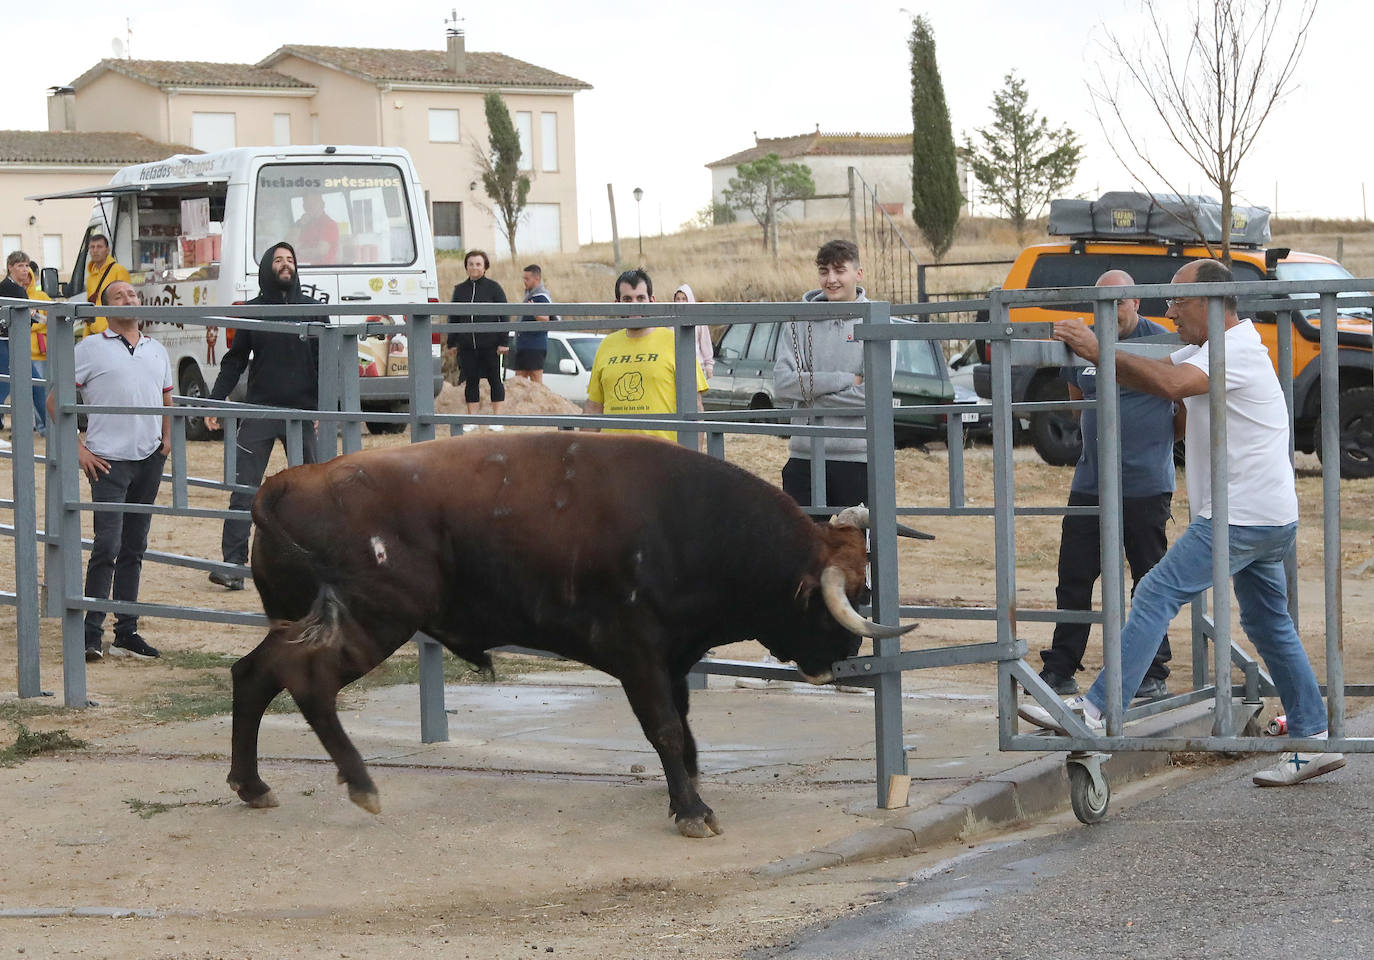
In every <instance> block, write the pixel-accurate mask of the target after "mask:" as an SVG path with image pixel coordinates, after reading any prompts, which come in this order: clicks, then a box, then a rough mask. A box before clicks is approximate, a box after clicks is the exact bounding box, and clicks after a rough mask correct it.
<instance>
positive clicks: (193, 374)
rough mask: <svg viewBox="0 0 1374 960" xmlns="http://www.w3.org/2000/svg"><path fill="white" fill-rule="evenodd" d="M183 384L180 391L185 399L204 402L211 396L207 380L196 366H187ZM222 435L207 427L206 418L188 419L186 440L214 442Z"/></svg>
mask: <svg viewBox="0 0 1374 960" xmlns="http://www.w3.org/2000/svg"><path fill="white" fill-rule="evenodd" d="M180 380H181V383H180V384H179V386H178V389H179V390H180V391H181V395H182V396H183V397H189V398H191V399H193V400H202V399H204V398H205V397H207V396H209V394H210V391H209V390H206V389H205V380H204V378H202V377H201V375H200V371H199V370H198V369H196V366H195V364H187V365H186V367H185V368H184V369H183V370H182V371H181V378H180ZM218 436H220V434H219V433H218V432H216V431H212V430H211V429H210V428H209V427H207V426H206V425H205V418H204V417H187V418H186V439H187V440H213V439H215V438H216V437H218Z"/></svg>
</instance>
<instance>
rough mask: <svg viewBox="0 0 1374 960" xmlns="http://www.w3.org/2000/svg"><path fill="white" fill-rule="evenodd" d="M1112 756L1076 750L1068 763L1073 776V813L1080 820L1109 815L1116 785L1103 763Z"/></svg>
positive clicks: (1092, 821) (1093, 821)
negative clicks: (1108, 777)
mask: <svg viewBox="0 0 1374 960" xmlns="http://www.w3.org/2000/svg"><path fill="white" fill-rule="evenodd" d="M1110 756H1111V755H1110V754H1105V753H1073V754H1070V755H1069V758H1068V760H1067V762H1066V764H1065V766H1066V767H1067V768H1068V775H1069V800H1070V802H1071V803H1072V804H1073V815H1074V816H1075V817H1077V818H1078V821H1079V822H1080V823H1087V824H1091V823H1100V822H1101V821H1102V820H1103V819H1105V818H1106V816H1107V806H1108V805H1109V804H1110V803H1111V800H1112V785H1111V783H1110V782H1109V781H1108V780H1107V775H1106V773H1104V772H1103V770H1102V763H1103V761H1104V760H1107V759H1108V758H1109V757H1110Z"/></svg>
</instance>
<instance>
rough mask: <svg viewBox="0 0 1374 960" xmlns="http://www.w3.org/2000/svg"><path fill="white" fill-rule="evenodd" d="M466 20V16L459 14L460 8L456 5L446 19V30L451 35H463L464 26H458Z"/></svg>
mask: <svg viewBox="0 0 1374 960" xmlns="http://www.w3.org/2000/svg"><path fill="white" fill-rule="evenodd" d="M464 20H465V18H464V17H460V16H458V10H457V8H456V7H455V8H453V9H451V10H450V11H449V15H448V16H447V17H446V18H445V19H444V28H445V32H446V33H447V34H448V35H449V36H450V37H456V36H461V35H462V33H463V28H462V27H460V26H458V24H460V23H462V22H463V21H464Z"/></svg>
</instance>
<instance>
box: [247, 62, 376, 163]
mask: <svg viewBox="0 0 1374 960" xmlns="http://www.w3.org/2000/svg"><path fill="white" fill-rule="evenodd" d="M272 69H273V70H276V71H277V72H278V73H284V74H286V75H287V76H289V77H296V78H297V79H299V80H304V81H305V82H306V83H309V84H312V85H314V87H315V88H316V90H317V91H318V92H317V93H316V94H315V96H314V97H313V98H312V99H311V103H310V107H309V111H310V118H309V123H307V126H306V130H305V132H304V134H303V137H302V139H301V140H299V141H297V142H298V143H340V144H377V145H379V146H392V145H393V144H392V142H391V141H390V140H388V139H386V136H385V134H386V130H385V129H384V127H383V125H382V121H381V112H382V111H381V93H380V91H379V90H378V89H377V85H376V84H375V83H370V82H368V81H366V80H359V79H358V78H357V77H354V76H351V75H349V74H347V73H341V72H339V71H338V70H331V69H329V68H328V67H322V66H320V65H319V64H317V63H312V62H311V61H309V60H302V59H301V58H300V57H284V58H282V59H281V60H279V61H278V62H277V63H275V64H273V65H272ZM293 136H294V134H293Z"/></svg>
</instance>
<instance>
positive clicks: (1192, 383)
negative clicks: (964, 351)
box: [1018, 260, 1345, 787]
mask: <svg viewBox="0 0 1374 960" xmlns="http://www.w3.org/2000/svg"><path fill="white" fill-rule="evenodd" d="M1231 279H1232V277H1231V271H1230V270H1228V269H1227V268H1226V267H1224V266H1223V265H1222V264H1220V263H1218V262H1217V261H1215V260H1194V261H1193V262H1191V263H1188V264H1185V265H1184V266H1183V268H1182V269H1180V270H1179V271H1178V272H1177V273H1176V274H1174V279H1173V282H1174V283H1229V282H1230V281H1231ZM1223 303H1224V307H1225V311H1226V319H1225V325H1226V472H1227V480H1226V497H1227V504H1228V507H1229V510H1228V516H1227V520H1228V524H1227V535H1228V537H1229V541H1230V558H1229V559H1230V569H1231V579H1232V582H1233V583H1234V584H1235V588H1236V600H1237V602H1238V603H1239V604H1240V623H1241V626H1242V627H1243V628H1244V630H1245V634H1246V636H1248V637H1249V638H1250V642H1251V643H1253V644H1254V645H1255V649H1256V650H1258V651H1259V653H1260V656H1262V657H1263V658H1264V662H1265V664H1266V665H1267V666H1268V667H1269V670H1270V673H1272V674H1273V677H1274V685H1275V686H1276V687H1278V689H1279V699H1280V700H1281V701H1282V702H1283V706H1284V709H1285V710H1286V711H1287V713H1288V732H1289V735H1290V736H1293V737H1316V738H1321V739H1324V738H1325V737H1326V733H1327V725H1326V706H1325V705H1324V704H1323V703H1322V695H1321V689H1320V688H1319V687H1318V686H1317V677H1316V675H1315V674H1314V673H1313V672H1312V664H1311V663H1310V662H1309V661H1308V659H1307V651H1306V650H1304V649H1303V646H1302V640H1301V639H1300V638H1299V637H1298V631H1297V629H1296V628H1295V627H1294V626H1293V619H1292V617H1290V616H1289V614H1288V580H1287V577H1286V576H1285V574H1284V569H1283V558H1284V555H1285V554H1287V552H1288V551H1289V549H1290V548H1291V547H1292V546H1293V544H1294V542H1295V540H1296V538H1297V531H1298V495H1297V488H1296V487H1295V485H1294V480H1293V467H1292V464H1291V463H1290V462H1289V460H1288V432H1289V427H1288V408H1287V406H1286V405H1285V403H1284V400H1283V392H1282V390H1281V389H1280V388H1279V380H1278V377H1277V376H1276V375H1275V373H1274V366H1273V364H1272V363H1271V362H1270V360H1269V351H1268V350H1266V349H1265V347H1264V344H1263V343H1261V342H1260V338H1259V334H1258V333H1257V332H1256V331H1255V327H1254V324H1253V323H1251V322H1250V321H1249V320H1242V319H1240V317H1239V316H1237V314H1236V298H1235V297H1229V296H1228V297H1224V298H1223ZM1168 317H1169V319H1171V320H1173V321H1174V325H1175V326H1176V327H1177V328H1178V335H1179V338H1180V339H1182V340H1183V342H1184V343H1185V344H1187V346H1185V347H1184V348H1183V349H1181V350H1177V351H1175V352H1174V353H1173V355H1172V356H1171V357H1170V358H1169V359H1168V360H1156V359H1152V358H1149V357H1140V356H1134V355H1132V354H1128V353H1118V354H1117V355H1116V372H1117V377H1118V379H1119V380H1120V383H1121V385H1122V386H1123V387H1128V388H1130V389H1132V390H1141V391H1144V392H1146V393H1153V394H1156V395H1158V396H1162V397H1168V398H1169V399H1171V400H1175V401H1182V403H1183V404H1184V406H1185V407H1186V408H1187V419H1188V426H1187V432H1186V435H1185V437H1184V449H1185V454H1186V458H1187V460H1186V462H1187V478H1188V505H1189V507H1190V508H1191V509H1192V513H1193V521H1192V523H1190V524H1189V525H1188V529H1186V530H1184V531H1183V535H1182V536H1180V537H1179V538H1178V540H1177V541H1176V542H1175V543H1174V545H1173V546H1172V547H1170V548H1169V551H1168V553H1166V554H1165V555H1164V558H1163V559H1162V560H1160V561H1159V563H1158V564H1156V565H1155V566H1154V568H1153V569H1151V570H1150V572H1149V573H1147V574H1146V575H1145V576H1144V577H1143V578H1142V579H1141V581H1140V583H1139V584H1138V585H1137V586H1136V590H1135V596H1134V597H1133V599H1132V602H1131V614H1130V616H1129V617H1128V618H1127V620H1126V625H1125V626H1124V627H1122V629H1121V689H1122V700H1123V702H1129V700H1130V697H1131V694H1133V693H1134V692H1135V690H1136V687H1138V686H1139V685H1140V681H1141V679H1142V678H1143V677H1144V676H1145V671H1146V670H1147V669H1148V668H1149V666H1150V663H1151V660H1152V659H1153V657H1154V655H1155V651H1156V650H1158V649H1159V644H1160V637H1162V636H1163V635H1164V628H1165V627H1166V626H1167V625H1168V624H1169V621H1171V620H1172V619H1173V618H1174V616H1175V615H1177V613H1178V612H1179V610H1181V609H1182V608H1183V605H1184V604H1185V603H1188V602H1189V601H1190V600H1192V599H1193V598H1194V597H1195V596H1197V595H1198V594H1199V593H1201V592H1202V591H1204V590H1207V589H1209V588H1211V587H1212V586H1213V583H1212V469H1211V466H1212V461H1211V405H1210V402H1209V397H1208V390H1209V388H1210V380H1209V377H1208V368H1209V362H1210V361H1209V356H1208V351H1207V349H1206V345H1207V337H1208V331H1207V298H1206V297H1178V298H1176V299H1174V300H1170V301H1169V312H1168ZM1054 335H1055V336H1056V337H1057V338H1058V339H1060V340H1062V341H1064V342H1065V343H1066V344H1068V346H1069V349H1070V350H1072V351H1073V352H1074V353H1076V354H1078V355H1079V356H1080V357H1082V358H1083V359H1085V360H1088V361H1090V362H1093V363H1096V362H1097V338H1096V337H1095V336H1094V335H1093V333H1092V331H1091V330H1090V329H1089V328H1088V326H1087V325H1086V324H1084V323H1083V321H1082V320H1077V319H1074V320H1061V321H1059V322H1057V323H1056V324H1055V325H1054ZM1218 588H1219V590H1221V591H1224V590H1225V586H1224V585H1218ZM1105 677H1106V674H1105V672H1103V673H1100V674H1098V676H1097V680H1096V682H1094V683H1093V685H1092V688H1091V689H1090V690H1088V692H1087V694H1086V695H1085V696H1082V697H1075V698H1074V699H1072V700H1069V701H1068V706H1069V707H1070V708H1071V709H1076V710H1077V709H1081V710H1082V711H1083V716H1084V720H1085V722H1086V725H1087V727H1088V729H1089V730H1091V731H1100V730H1102V729H1103V728H1104V723H1103V720H1102V711H1103V709H1104V707H1105V705H1106V703H1107V691H1106V684H1105ZM1018 712H1019V713H1020V715H1021V716H1022V717H1024V718H1025V719H1027V720H1029V721H1030V722H1031V723H1034V724H1036V725H1037V726H1041V727H1046V728H1049V729H1057V728H1058V724H1057V723H1056V721H1055V720H1054V719H1053V718H1052V717H1051V716H1050V714H1049V712H1048V711H1046V710H1044V709H1042V708H1041V707H1040V706H1038V705H1035V704H1026V705H1023V706H1022V707H1021V708H1020V710H1019V711H1018ZM1343 766H1345V757H1344V755H1342V754H1339V753H1305V752H1299V751H1293V752H1290V753H1284V754H1281V755H1280V757H1279V762H1278V764H1276V765H1275V766H1274V767H1271V768H1270V769H1268V770H1261V771H1260V772H1258V773H1256V774H1255V775H1254V777H1253V778H1252V779H1253V781H1254V782H1255V784H1256V785H1257V786H1261V787H1281V786H1288V785H1290V784H1294V783H1300V782H1302V781H1304V780H1310V779H1312V778H1313V777H1316V776H1320V775H1322V774H1324V773H1329V772H1330V771H1332V770H1337V769H1339V768H1341V767H1343Z"/></svg>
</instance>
